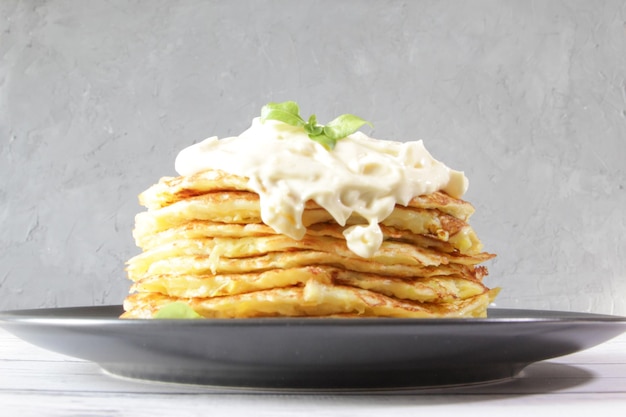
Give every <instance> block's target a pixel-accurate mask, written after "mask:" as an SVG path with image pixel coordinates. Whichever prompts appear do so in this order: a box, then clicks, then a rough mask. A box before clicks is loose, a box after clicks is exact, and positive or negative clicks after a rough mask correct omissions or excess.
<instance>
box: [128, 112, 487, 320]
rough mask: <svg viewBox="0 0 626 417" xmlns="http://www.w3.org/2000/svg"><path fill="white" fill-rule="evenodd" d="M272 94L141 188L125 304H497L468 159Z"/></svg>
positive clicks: (358, 308)
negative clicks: (237, 124)
mask: <svg viewBox="0 0 626 417" xmlns="http://www.w3.org/2000/svg"><path fill="white" fill-rule="evenodd" d="M365 123H367V122H365V121H363V120H362V119H359V118H357V117H356V116H352V115H343V116H340V117H338V118H337V119H335V120H333V121H332V122H330V123H329V124H327V125H326V126H322V125H319V124H317V122H316V120H315V117H314V116H312V117H311V118H309V121H308V122H306V121H305V120H304V119H302V118H301V117H300V116H299V109H298V107H297V105H296V104H295V103H294V102H285V103H270V104H268V105H267V106H265V107H264V108H263V109H262V113H261V117H260V118H255V119H254V120H253V123H252V126H251V127H250V128H249V129H248V130H246V131H245V132H243V133H242V134H241V135H239V136H236V137H231V138H225V139H217V138H215V137H213V138H209V139H206V140H205V141H202V142H199V143H197V144H195V145H192V146H190V147H189V148H186V149H184V150H183V151H182V152H181V153H180V154H179V155H178V157H177V159H176V170H177V172H178V173H179V174H180V176H178V177H164V178H161V180H160V181H159V182H158V183H157V184H155V185H153V186H151V187H150V188H148V189H147V190H146V191H144V192H143V193H141V194H140V195H139V201H140V203H141V205H143V206H144V207H146V209H147V210H146V211H144V212H141V213H139V214H138V215H137V216H136V219H135V228H134V230H133V236H134V238H135V241H136V243H137V245H138V246H139V247H140V248H141V250H142V253H140V254H139V255H137V256H135V257H133V258H132V259H130V260H129V261H128V263H127V272H128V277H129V278H130V280H131V281H132V285H131V289H130V294H129V295H128V296H127V297H126V299H125V301H124V310H125V312H124V314H123V315H122V317H123V318H153V317H157V318H158V317H163V318H171V317H173V318H176V317H197V318H201V317H204V318H247V317H285V316H291V317H414V318H441V317H485V316H486V312H487V307H488V305H489V304H490V302H491V301H492V300H493V299H494V297H495V296H496V294H497V292H498V289H490V288H488V287H487V286H486V285H485V284H484V283H483V278H484V277H485V276H486V275H487V269H486V267H484V266H482V265H480V264H482V263H483V262H485V261H487V260H489V259H491V258H493V257H494V256H495V255H492V254H489V253H486V252H484V251H483V248H482V244H481V242H480V240H479V239H478V237H477V236H476V234H475V232H474V230H473V229H472V227H471V226H470V225H469V223H468V220H469V218H470V216H471V215H472V214H473V212H474V208H473V206H472V205H471V204H470V203H468V202H466V201H463V200H462V199H461V197H462V195H463V194H464V192H465V191H466V189H467V185H468V181H467V178H466V177H465V176H464V174H463V173H462V172H459V171H455V170H452V169H450V168H448V167H447V166H445V165H444V164H442V163H441V162H439V161H437V160H435V159H434V158H433V157H432V156H431V155H430V153H428V151H427V150H426V149H425V148H424V145H423V143H422V141H411V142H394V141H383V140H378V139H373V138H370V137H368V136H366V135H365V134H363V133H361V132H358V131H357V130H358V129H359V128H360V127H361V126H362V125H363V124H365Z"/></svg>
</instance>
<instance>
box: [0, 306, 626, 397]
mask: <svg viewBox="0 0 626 417" xmlns="http://www.w3.org/2000/svg"><path fill="white" fill-rule="evenodd" d="M121 312H122V308H121V307H120V306H103V307H77V308H55V309H39V310H20V311H8V312H3V313H0V326H2V327H4V328H5V329H7V330H8V331H10V332H12V333H14V334H15V335H17V336H19V337H20V338H22V339H24V340H26V341H28V342H30V343H33V344H35V345H38V346H41V347H44V348H47V349H50V350H53V351H57V352H60V353H63V354H66V355H70V356H75V357H78V358H82V359H86V360H89V361H93V362H96V363H98V364H99V365H100V366H101V367H102V368H103V369H105V370H106V371H108V372H110V373H113V374H116V375H121V376H125V377H131V378H139V379H148V380H157V381H167V382H182V383H193V384H207V385H217V386H227V387H254V388H298V389H302V388H326V389H327V388H331V389H335V388H337V389H338V388H351V389H354V388H368V389H372V388H377V389H378V388H401V387H403V388H406V387H425V386H441V385H457V384H468V383H476V382H486V381H493V380H499V379H506V378H510V377H513V376H515V375H516V374H517V373H519V372H520V371H521V370H522V369H523V368H524V367H525V366H527V365H529V364H530V363H533V362H537V361H541V360H544V359H549V358H554V357H557V356H562V355H566V354H569V353H573V352H577V351H580V350H583V349H587V348H589V347H592V346H594V345H597V344H599V343H602V342H604V341H606V340H609V339H611V338H613V337H615V336H617V335H619V334H620V333H622V332H624V331H626V318H624V317H615V316H606V315H597V314H586V313H566V312H554V311H535V310H509V309H491V310H490V311H489V318H487V319H384V318H380V319H314V318H308V319H298V318H265V319H222V320H213V319H211V320H209V319H207V320H121V319H118V318H117V317H118V316H119V315H120V314H121Z"/></svg>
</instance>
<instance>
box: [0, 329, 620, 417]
mask: <svg viewBox="0 0 626 417" xmlns="http://www.w3.org/2000/svg"><path fill="white" fill-rule="evenodd" d="M218 415H227V416H239V415H241V416H244V415H245V416H274V417H276V416H299V415H307V416H308V415H324V416H351V415H354V416H357V415H358V416H359V417H367V416H378V417H380V416H395V415H397V416H411V415H428V416H435V415H437V416H448V415H449V416H464V417H467V416H481V417H485V416H491V415H493V416H496V415H497V416H507V417H509V416H525V417H528V416H532V417H536V416H543V415H545V416H553V417H559V416H567V417H572V416H585V417H593V416H596V415H597V416H600V415H610V416H621V415H626V334H623V335H622V336H619V337H617V338H615V339H613V340H610V341H608V342H606V343H604V344H602V345H599V346H596V347H594V348H592V349H588V350H586V351H582V352H578V353H576V354H572V355H569V356H564V357H561V358H556V359H553V360H550V361H544V362H539V363H535V364H532V365H530V366H529V367H527V368H526V369H525V370H524V371H523V372H522V374H520V375H519V376H518V377H516V378H513V379H511V380H508V381H505V382H499V383H493V384H481V385H474V386H466V387H456V388H447V389H442V388H440V389H427V390H424V389H423V390H411V391H398V392H391V393H390V392H384V393H383V392H378V393H377V392H369V393H356V394H355V393H352V394H346V393H336V392H332V391H330V392H311V393H287V392H262V393H259V392H256V393H255V392H248V391H237V390H222V389H215V388H210V387H201V386H187V385H178V384H164V383H154V382H144V381H134V380H127V379H121V378H118V377H114V376H111V375H107V374H105V373H104V372H102V371H101V370H100V368H99V367H98V365H96V364H94V363H90V362H85V361H82V360H79V359H75V358H71V357H68V356H63V355H60V354H57V353H53V352H49V351H46V350H44V349H41V348H38V347H35V346H33V345H30V344H28V343H27V342H24V341H22V340H21V339H19V338H17V337H15V336H13V335H12V334H10V333H8V332H7V331H5V330H2V329H0V416H16V417H18V416H19V417H23V416H151V417H154V416H183V417H190V416H218Z"/></svg>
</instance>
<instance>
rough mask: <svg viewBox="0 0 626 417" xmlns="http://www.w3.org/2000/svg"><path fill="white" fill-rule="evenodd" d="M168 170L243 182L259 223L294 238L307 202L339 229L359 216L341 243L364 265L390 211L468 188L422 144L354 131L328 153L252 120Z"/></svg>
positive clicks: (298, 133) (297, 134) (298, 131)
mask: <svg viewBox="0 0 626 417" xmlns="http://www.w3.org/2000/svg"><path fill="white" fill-rule="evenodd" d="M175 168H176V171H177V172H178V173H179V174H180V175H192V174H195V173H198V172H201V171H204V170H207V169H219V170H222V171H225V172H227V173H230V174H234V175H239V176H243V177H247V178H249V181H250V182H249V186H250V187H251V188H252V189H253V190H254V191H255V192H256V193H258V194H259V196H260V202H261V218H262V219H263V222H264V223H265V224H267V225H269V226H270V227H272V228H273V229H274V230H276V231H277V232H278V233H282V234H285V235H287V236H290V237H291V238H293V239H301V238H302V237H303V236H304V234H305V233H306V228H305V227H304V225H303V224H302V213H303V211H304V205H305V203H306V202H307V201H309V200H313V201H315V202H316V203H317V204H319V205H320V206H322V207H323V208H324V209H326V210H327V211H328V212H329V213H330V214H331V215H332V216H333V217H334V218H335V220H336V221H337V223H339V224H341V225H342V226H343V225H345V224H346V222H347V220H348V218H349V217H351V216H353V215H358V216H360V217H362V218H363V219H364V223H363V224H362V225H361V224H359V225H356V226H351V227H349V228H347V229H346V230H345V232H344V236H345V237H346V242H347V245H348V247H349V248H350V250H352V251H353V252H354V253H356V254H357V255H359V256H361V257H364V258H369V257H371V256H373V255H374V253H375V252H376V251H377V250H378V249H379V248H380V245H381V244H382V240H383V236H382V232H381V230H380V227H379V225H378V223H379V222H380V221H382V220H384V219H385V218H386V217H387V216H389V215H390V214H391V212H392V211H393V209H394V206H395V205H396V204H401V205H407V204H408V203H409V201H410V200H411V199H412V198H413V197H415V196H419V195H423V194H429V193H432V192H435V191H438V190H442V191H445V192H446V193H448V194H450V195H451V196H453V197H457V198H458V197H461V196H462V195H463V194H464V193H465V191H466V190H467V186H468V180H467V178H466V177H465V175H464V174H463V173H462V172H459V171H455V170H452V169H450V168H448V167H447V166H446V165H444V164H443V163H441V162H439V161H437V160H436V159H434V158H433V157H432V156H431V155H430V153H429V152H428V151H427V150H426V148H425V147H424V144H423V143H422V141H421V140H420V141H412V142H404V143H403V142H393V141H384V140H378V139H373V138H370V137H368V136H367V135H365V134H363V133H361V132H356V133H353V134H352V135H350V136H348V137H346V138H344V139H341V140H339V141H338V142H337V145H336V146H335V148H334V149H333V150H332V151H329V150H327V149H326V148H324V147H323V146H322V145H320V144H319V143H317V142H315V141H313V140H311V139H310V138H309V137H308V136H307V134H306V132H304V130H303V129H302V128H297V127H293V126H290V125H287V124H285V123H282V122H278V121H273V120H268V121H265V122H264V123H262V122H261V121H260V119H259V118H256V119H254V120H253V122H252V126H251V127H250V128H249V129H248V130H246V131H245V132H243V133H242V134H241V135H239V136H235V137H230V138H224V139H218V138H217V137H211V138H208V139H206V140H204V141H202V142H199V143H197V144H195V145H192V146H190V147H188V148H186V149H183V150H182V151H181V152H180V153H179V154H178V156H177V158H176V164H175Z"/></svg>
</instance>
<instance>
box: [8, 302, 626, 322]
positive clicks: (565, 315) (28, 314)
mask: <svg viewBox="0 0 626 417" xmlns="http://www.w3.org/2000/svg"><path fill="white" fill-rule="evenodd" d="M114 309H117V310H118V311H119V312H122V311H123V310H122V305H120V304H108V305H97V306H74V307H50V308H31V309H15V310H2V311H0V327H2V326H3V325H6V324H28V323H32V324H39V325H41V324H50V325H52V324H66V325H69V324H75V325H85V324H93V323H94V322H97V323H99V324H101V325H102V324H109V325H120V324H122V323H123V324H122V325H126V326H136V325H139V324H141V325H148V326H152V325H161V324H162V323H177V324H179V325H180V324H181V323H184V324H185V325H191V326H224V325H226V326H241V327H246V326H252V325H253V326H258V325H272V326H296V325H297V326H310V325H316V326H318V325H325V326H344V325H350V326H354V327H356V326H372V325H380V324H384V325H385V326H396V325H411V324H413V325H425V326H442V325H454V326H456V325H459V324H463V323H472V324H475V325H481V324H490V323H529V322H541V323H556V322H559V323H563V322H568V323H570V322H592V323H612V324H615V323H617V324H620V323H623V324H624V325H626V316H618V315H611V314H599V313H588V312H577V311H562V310H542V309H517V308H505V307H493V308H489V309H488V316H487V317H480V318H476V317H467V318H459V317H456V318H455V317H451V318H398V317H362V318H327V317H253V318H235V319H232V318H203V319H141V318H125V319H121V318H119V317H117V316H114V315H112V314H109V315H87V314H69V313H73V312H76V313H78V312H80V311H93V312H96V311H108V310H114ZM496 311H497V313H496ZM489 312H491V313H492V314H496V315H497V314H504V316H495V317H494V316H492V317H489ZM51 313H61V314H58V315H51Z"/></svg>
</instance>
